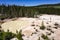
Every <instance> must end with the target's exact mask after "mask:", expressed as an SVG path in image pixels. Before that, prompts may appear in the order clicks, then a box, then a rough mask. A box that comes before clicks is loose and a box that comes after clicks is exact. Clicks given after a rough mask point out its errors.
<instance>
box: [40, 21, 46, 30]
mask: <svg viewBox="0 0 60 40" xmlns="http://www.w3.org/2000/svg"><path fill="white" fill-rule="evenodd" d="M40 29H42V30H44V29H45V26H44V23H43V22H42V26H40Z"/></svg>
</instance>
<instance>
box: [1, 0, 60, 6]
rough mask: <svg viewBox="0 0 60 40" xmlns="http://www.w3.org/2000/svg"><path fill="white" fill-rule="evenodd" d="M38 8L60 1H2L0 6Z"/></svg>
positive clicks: (59, 0) (59, 1)
mask: <svg viewBox="0 0 60 40" xmlns="http://www.w3.org/2000/svg"><path fill="white" fill-rule="evenodd" d="M2 3H3V4H6V5H7V4H9V5H13V4H15V5H24V6H36V5H41V4H54V3H60V0H0V4H2Z"/></svg>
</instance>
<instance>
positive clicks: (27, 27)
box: [1, 15, 60, 40]
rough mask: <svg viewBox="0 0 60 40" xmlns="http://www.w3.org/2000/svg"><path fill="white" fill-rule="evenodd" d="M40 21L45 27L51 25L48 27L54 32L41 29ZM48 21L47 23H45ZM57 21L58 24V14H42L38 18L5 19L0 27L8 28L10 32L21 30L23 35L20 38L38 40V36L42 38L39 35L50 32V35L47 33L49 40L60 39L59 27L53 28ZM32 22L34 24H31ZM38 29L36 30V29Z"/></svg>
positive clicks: (59, 18)
mask: <svg viewBox="0 0 60 40" xmlns="http://www.w3.org/2000/svg"><path fill="white" fill-rule="evenodd" d="M42 21H43V23H44V25H45V27H46V29H47V28H49V27H48V26H51V27H50V29H51V30H52V31H53V32H54V33H51V32H50V31H48V30H46V29H45V30H41V29H40V26H41V24H42ZM47 23H48V24H47ZM55 23H58V24H59V25H60V16H57V15H42V16H40V17H38V18H26V17H24V18H18V19H17V20H15V21H11V19H10V21H6V22H5V23H3V24H2V25H1V26H2V29H3V30H4V31H7V30H9V31H10V32H12V33H16V31H18V32H19V31H20V30H22V34H24V36H22V38H23V39H24V40H38V38H39V37H40V40H44V39H43V38H42V37H41V35H42V34H44V35H47V34H48V33H51V35H47V36H48V37H49V39H50V40H53V38H54V40H60V28H58V29H55V28H53V27H56V26H55V25H54V24H55ZM32 24H34V25H35V26H32ZM36 30H38V31H36Z"/></svg>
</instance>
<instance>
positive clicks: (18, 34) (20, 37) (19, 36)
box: [16, 31, 23, 40]
mask: <svg viewBox="0 0 60 40" xmlns="http://www.w3.org/2000/svg"><path fill="white" fill-rule="evenodd" d="M16 37H17V38H18V40H23V39H22V34H21V31H20V32H18V33H17V35H16Z"/></svg>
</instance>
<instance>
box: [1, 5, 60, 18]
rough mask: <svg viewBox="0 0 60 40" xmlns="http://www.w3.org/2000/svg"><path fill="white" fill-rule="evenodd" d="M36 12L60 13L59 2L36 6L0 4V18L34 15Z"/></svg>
mask: <svg viewBox="0 0 60 40" xmlns="http://www.w3.org/2000/svg"><path fill="white" fill-rule="evenodd" d="M38 14H57V15H60V4H45V5H38V6H31V7H28V6H17V5H8V6H6V5H4V4H2V5H0V18H13V17H34V15H38Z"/></svg>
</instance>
